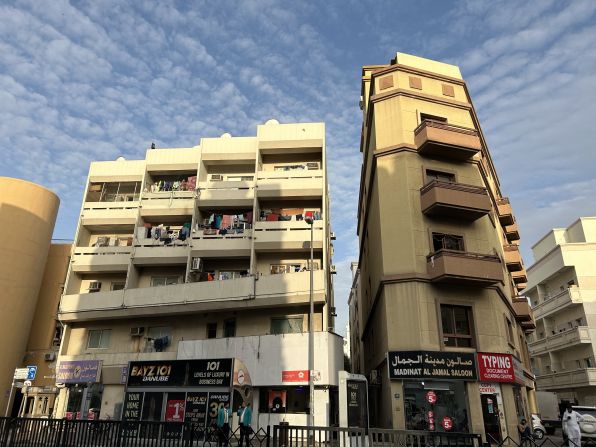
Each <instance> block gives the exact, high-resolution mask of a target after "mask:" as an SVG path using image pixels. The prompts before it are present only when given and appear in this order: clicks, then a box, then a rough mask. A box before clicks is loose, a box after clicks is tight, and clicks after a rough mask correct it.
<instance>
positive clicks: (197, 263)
mask: <svg viewBox="0 0 596 447" xmlns="http://www.w3.org/2000/svg"><path fill="white" fill-rule="evenodd" d="M190 269H191V270H192V271H193V272H202V271H203V260H202V259H201V258H192V263H191V265H190Z"/></svg>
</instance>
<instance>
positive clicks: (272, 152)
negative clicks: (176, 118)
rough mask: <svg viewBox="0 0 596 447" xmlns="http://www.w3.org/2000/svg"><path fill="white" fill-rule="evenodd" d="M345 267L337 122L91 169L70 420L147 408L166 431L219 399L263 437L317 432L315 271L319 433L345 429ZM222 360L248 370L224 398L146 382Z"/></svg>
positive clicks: (66, 401)
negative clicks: (171, 416) (334, 237)
mask: <svg viewBox="0 0 596 447" xmlns="http://www.w3.org/2000/svg"><path fill="white" fill-rule="evenodd" d="M311 238H312V244H313V260H314V262H312V263H311V260H310V251H311ZM331 256H332V243H331V228H330V220H329V196H328V187H327V177H326V158H325V126H324V124H323V123H298V124H279V123H278V122H277V121H275V120H270V121H268V122H267V123H266V124H264V125H259V126H258V127H257V134H256V136H253V137H232V136H231V135H229V134H227V133H226V134H223V135H222V136H221V137H219V138H202V139H201V141H200V144H199V145H197V146H194V147H190V148H172V149H149V150H147V154H146V158H145V159H144V160H132V161H131V160H125V159H123V158H119V159H118V160H116V161H105V162H93V163H92V164H91V167H90V169H89V177H88V181H87V185H86V194H85V198H84V201H83V204H82V208H81V216H80V220H79V225H78V230H77V234H76V237H75V243H74V248H73V252H72V261H71V265H70V269H69V272H68V277H67V281H66V286H65V292H64V295H63V296H62V300H61V304H60V311H59V317H60V320H61V321H62V323H63V324H64V326H65V333H64V342H63V345H62V347H61V351H60V364H59V369H58V378H57V382H58V383H63V384H65V385H66V387H65V388H64V389H63V391H62V393H61V395H60V398H61V401H60V404H61V405H60V406H59V408H58V413H57V414H58V415H59V416H62V415H67V416H68V417H75V416H76V414H77V413H79V412H80V413H82V415H81V416H82V417H85V414H86V412H87V409H88V408H89V407H95V408H100V410H101V414H103V415H109V416H111V417H116V418H118V417H127V416H126V415H127V414H130V412H128V406H127V402H128V399H133V398H134V399H135V400H136V401H138V400H140V401H141V402H143V403H142V404H141V405H142V409H141V410H140V413H138V415H137V416H138V418H153V419H158V420H164V418H166V419H165V420H167V416H166V410H165V409H166V407H167V406H168V402H170V401H172V399H180V398H181V396H182V399H184V396H185V395H186V396H187V397H188V396H190V394H189V393H193V392H205V393H207V392H209V393H212V394H210V396H211V397H213V396H215V397H213V399H216V398H217V399H220V400H221V399H223V398H228V399H232V400H233V405H234V407H236V406H238V405H240V403H241V402H242V400H245V401H248V402H251V403H252V405H253V408H254V409H255V418H253V424H254V425H255V426H256V425H267V424H269V423H275V422H276V421H280V420H288V421H292V422H294V423H296V424H299V425H300V424H305V423H306V418H307V413H308V411H309V408H308V386H307V385H308V379H309V371H308V355H307V354H308V352H307V349H306V347H307V346H308V327H309V303H310V293H311V290H310V275H311V270H312V275H313V290H312V294H313V301H314V305H315V314H314V320H313V325H314V331H315V335H314V336H315V346H316V351H315V352H316V356H315V365H314V380H315V408H314V412H315V421H316V422H317V423H318V424H327V423H330V422H332V421H330V419H329V418H330V417H331V416H330V415H333V414H334V413H333V412H334V409H333V408H332V397H330V396H331V395H332V394H334V393H335V388H336V385H337V371H338V370H339V369H341V368H342V367H343V356H342V339H341V337H339V336H338V335H336V334H335V328H334V317H335V307H334V302H333V280H332V273H333V272H334V269H333V268H332V266H331ZM220 359H224V360H226V361H224V362H222V363H221V365H226V366H225V368H228V367H229V365H231V364H232V363H233V365H234V366H233V371H232V372H230V371H228V370H226V371H222V374H227V375H228V376H230V377H232V376H233V380H232V379H230V380H229V383H228V382H226V386H224V387H223V388H222V385H221V383H219V385H218V386H214V387H211V388H209V387H208V386H207V385H208V384H207V385H205V386H199V387H198V388H197V387H196V386H194V387H193V386H190V385H189V382H188V380H190V379H188V377H187V378H186V379H184V380H182V381H178V382H176V380H177V379H176V380H174V379H175V378H174V375H175V374H174V373H172V377H170V376H168V378H166V379H161V380H160V381H159V382H157V383H156V384H157V388H156V386H155V382H151V380H150V379H146V380H144V381H143V382H142V383H141V385H142V386H141V387H140V388H139V387H138V384H137V383H136V382H135V377H136V376H135V373H134V372H136V371H138V370H139V368H140V367H142V366H147V365H149V364H150V366H154V367H156V368H158V369H159V368H161V367H164V368H166V369H164V371H166V370H168V368H170V369H169V370H170V371H175V370H176V369H177V368H178V369H180V368H181V370H182V373H181V375H182V377H185V376H184V375H185V374H186V375H187V376H188V374H189V373H188V372H186V373H184V368H186V370H187V371H188V368H191V369H192V368H194V367H195V366H196V365H198V364H199V363H200V362H208V363H209V364H211V362H212V361H213V362H215V363H217V364H218V365H220V363H219V362H220ZM227 359H231V360H230V361H228V360H227ZM130 362H132V363H130ZM147 362H149V363H147ZM197 362H199V363H197ZM230 362H232V363H230ZM215 363H213V364H215ZM129 365H130V368H129ZM193 365H195V366H193ZM81 370H86V371H87V373H86V374H81V373H80V371H81ZM140 370H143V368H141V369H140ZM239 370H241V371H242V373H239ZM76 371H79V373H78V377H77V373H76ZM133 371H134V372H133ZM203 373H204V374H210V372H206V371H198V372H196V374H203ZM226 377H227V376H226ZM171 381H173V382H172V385H171V388H168V386H170V385H168V384H169V383H170V382H171ZM133 382H135V383H133ZM174 382H175V383H174ZM164 384H166V385H165V388H164ZM230 387H231V388H232V389H233V390H234V391H233V393H231V392H230ZM133 391H134V393H133ZM131 393H132V394H131ZM139 393H140V394H139ZM230 393H231V394H230ZM133 395H134V396H133ZM131 396H133V397H131ZM222 396H224V397H222ZM225 396H227V397H225ZM211 397H209V399H211ZM276 398H277V399H276ZM143 399H144V400H143ZM274 400H275V405H272V402H273V401H274ZM209 402H210V404H211V400H209ZM219 403H221V402H219V401H218V404H219ZM205 405H207V401H205ZM210 411H211V410H210ZM123 415H124V416H123ZM137 416H135V417H137ZM209 417H211V416H208V418H209ZM203 423H205V424H206V423H208V421H203Z"/></svg>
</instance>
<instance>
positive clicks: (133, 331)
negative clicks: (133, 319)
mask: <svg viewBox="0 0 596 447" xmlns="http://www.w3.org/2000/svg"><path fill="white" fill-rule="evenodd" d="M144 332H145V328H144V327H142V326H139V327H131V328H130V336H131V337H140V336H141V335H143V333H144Z"/></svg>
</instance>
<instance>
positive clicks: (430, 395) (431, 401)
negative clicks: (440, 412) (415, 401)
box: [426, 390, 437, 405]
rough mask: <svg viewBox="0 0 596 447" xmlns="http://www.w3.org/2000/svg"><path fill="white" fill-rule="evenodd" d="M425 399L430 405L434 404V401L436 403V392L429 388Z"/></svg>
mask: <svg viewBox="0 0 596 447" xmlns="http://www.w3.org/2000/svg"><path fill="white" fill-rule="evenodd" d="M426 401H427V402H428V403H429V404H431V405H434V404H435V403H437V393H435V392H434V391H433V390H430V391H429V392H427V393H426Z"/></svg>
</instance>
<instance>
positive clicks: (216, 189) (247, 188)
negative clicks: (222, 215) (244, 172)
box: [199, 181, 255, 208]
mask: <svg viewBox="0 0 596 447" xmlns="http://www.w3.org/2000/svg"><path fill="white" fill-rule="evenodd" d="M254 187H255V182H254V181H253V182H249V181H246V182H243V181H231V182H228V181H221V182H200V183H199V206H205V207H236V208H244V207H250V208H252V206H253V200H254Z"/></svg>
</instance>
